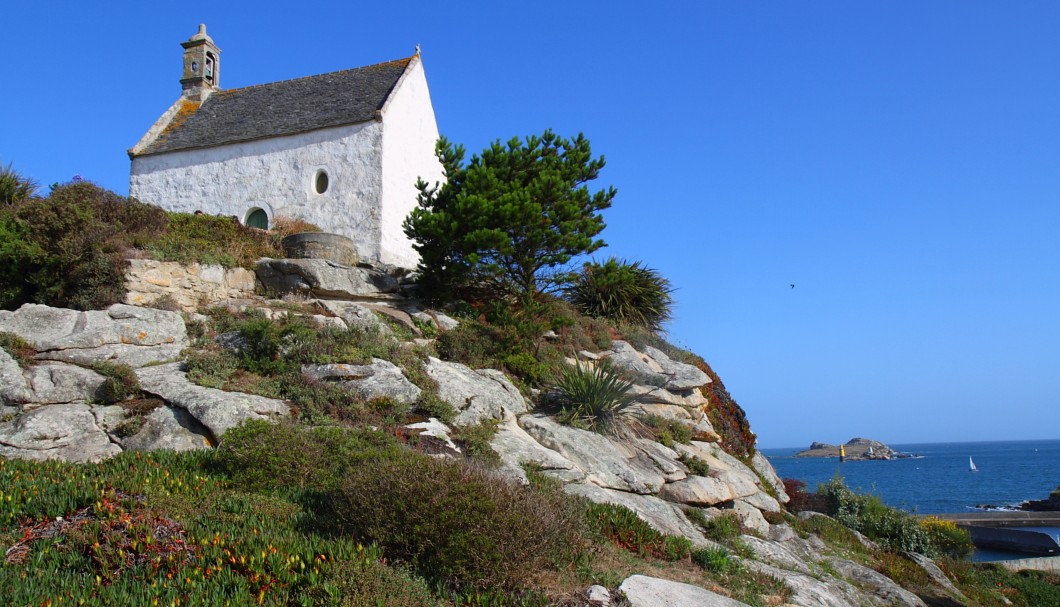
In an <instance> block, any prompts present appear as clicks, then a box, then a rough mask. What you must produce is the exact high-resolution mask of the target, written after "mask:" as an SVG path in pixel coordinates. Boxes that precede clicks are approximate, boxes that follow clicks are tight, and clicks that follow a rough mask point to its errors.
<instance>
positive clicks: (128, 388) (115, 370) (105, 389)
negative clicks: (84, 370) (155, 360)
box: [92, 362, 140, 405]
mask: <svg viewBox="0 0 1060 607" xmlns="http://www.w3.org/2000/svg"><path fill="white" fill-rule="evenodd" d="M92 370H93V371H95V372H96V373H99V374H100V375H102V376H103V377H105V378H106V379H105V380H104V381H103V383H102V384H100V386H99V388H97V389H96V400H97V401H99V402H100V403H102V404H105V405H110V404H114V403H119V402H121V401H123V400H125V399H127V398H132V397H133V396H137V395H138V394H140V380H139V379H137V377H136V371H134V370H133V368H132V367H130V366H129V365H123V364H121V363H112V362H99V363H96V364H94V365H92Z"/></svg>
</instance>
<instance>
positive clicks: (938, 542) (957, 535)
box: [920, 516, 975, 559]
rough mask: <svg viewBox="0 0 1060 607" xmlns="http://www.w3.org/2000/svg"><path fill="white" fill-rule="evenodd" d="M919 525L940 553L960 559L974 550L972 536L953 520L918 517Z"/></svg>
mask: <svg viewBox="0 0 1060 607" xmlns="http://www.w3.org/2000/svg"><path fill="white" fill-rule="evenodd" d="M920 527H921V529H923V530H924V531H925V532H926V533H927V535H928V541H930V542H931V544H932V545H933V546H934V547H935V549H936V550H937V551H938V552H939V554H941V555H945V556H948V557H950V558H956V559H962V558H965V557H967V556H969V555H971V554H972V552H974V551H975V545H974V544H973V543H972V536H971V534H970V533H968V531H966V530H964V529H961V528H960V527H958V526H957V524H956V523H954V522H953V521H946V520H943V519H940V518H939V517H937V516H927V517H924V518H922V519H920Z"/></svg>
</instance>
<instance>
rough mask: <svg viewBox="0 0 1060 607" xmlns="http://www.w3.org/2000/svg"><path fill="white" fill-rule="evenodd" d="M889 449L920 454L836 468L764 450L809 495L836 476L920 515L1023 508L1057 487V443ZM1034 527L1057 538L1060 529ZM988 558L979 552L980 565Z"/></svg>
mask: <svg viewBox="0 0 1060 607" xmlns="http://www.w3.org/2000/svg"><path fill="white" fill-rule="evenodd" d="M888 446H889V447H891V448H892V449H894V450H896V451H900V452H902V453H907V454H912V455H914V456H915V457H910V458H905V459H895V460H890V461H879V460H872V461H853V462H851V461H847V462H843V463H839V460H838V458H812V457H805V458H804V457H795V454H796V453H798V452H799V451H802V450H804V449H806V448H807V447H799V448H789V449H761V452H762V454H763V455H765V456H766V457H768V458H769V461H770V462H771V463H772V464H773V467H774V468H776V471H777V474H779V475H780V476H781V478H794V479H798V480H801V481H805V482H806V485H807V490H809V491H813V490H814V489H815V488H816V487H817V485H819V484H821V483H826V482H828V481H829V480H831V479H832V478H834V477H836V476H838V477H840V478H842V479H843V481H844V482H845V483H846V485H847V486H848V487H850V488H851V489H854V490H856V491H858V492H860V493H871V494H873V495H876V496H877V497H879V498H880V499H881V500H883V502H884V503H885V504H887V505H888V506H893V507H895V508H901V509H903V510H907V511H910V512H913V513H915V514H934V513H943V512H948V513H967V512H979V511H985V510H987V509H990V508H994V509H1018V506H1019V504H1020V503H1021V502H1024V501H1026V500H1040V499H1046V498H1047V497H1049V493H1050V492H1051V491H1052V490H1053V489H1056V488H1057V487H1058V486H1060V440H1033V441H996V442H973V443H922V444H889V445H888ZM969 458H971V460H973V461H974V462H975V466H976V468H977V470H976V471H975V472H972V471H971V470H970V467H969ZM1035 530H1036V531H1040V532H1044V533H1049V534H1050V535H1052V536H1054V537H1057V536H1058V535H1060V528H1054V527H1040V528H1036V529H1035ZM987 556H988V555H986V554H985V553H984V554H979V555H977V559H976V560H981V559H984V558H986V557H987ZM1004 556H1005V555H1000V556H999V558H1004Z"/></svg>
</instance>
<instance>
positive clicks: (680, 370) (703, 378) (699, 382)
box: [644, 346, 711, 390]
mask: <svg viewBox="0 0 1060 607" xmlns="http://www.w3.org/2000/svg"><path fill="white" fill-rule="evenodd" d="M644 353H645V354H647V355H648V356H650V357H651V359H652V360H653V361H655V364H657V365H658V366H659V369H660V370H661V371H662V373H663V374H664V375H666V376H667V378H668V379H667V380H666V385H664V386H663V387H664V388H666V389H667V390H691V389H692V388H698V387H700V386H705V385H707V384H709V383H711V379H710V376H708V375H707V374H706V373H704V372H703V371H702V370H701V369H700V368H699V367H697V366H695V365H690V364H687V363H681V362H677V361H676V360H672V359H671V358H670V357H669V356H668V355H667V354H666V353H665V352H663V351H662V350H660V349H658V348H653V347H651V346H644Z"/></svg>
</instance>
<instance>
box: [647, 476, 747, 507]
mask: <svg viewBox="0 0 1060 607" xmlns="http://www.w3.org/2000/svg"><path fill="white" fill-rule="evenodd" d="M659 497H661V498H662V499H664V500H666V501H668V502H675V503H678V504H687V505H689V506H713V505H714V504H723V503H726V502H731V501H733V500H734V499H736V498H737V496H736V495H735V494H734V493H733V491H732V488H731V487H729V485H727V484H726V483H725V482H724V481H722V480H720V479H717V478H712V477H708V476H690V477H688V478H685V479H683V480H679V481H676V482H673V483H667V484H666V485H664V486H663V488H662V489H661V490H660V491H659Z"/></svg>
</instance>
